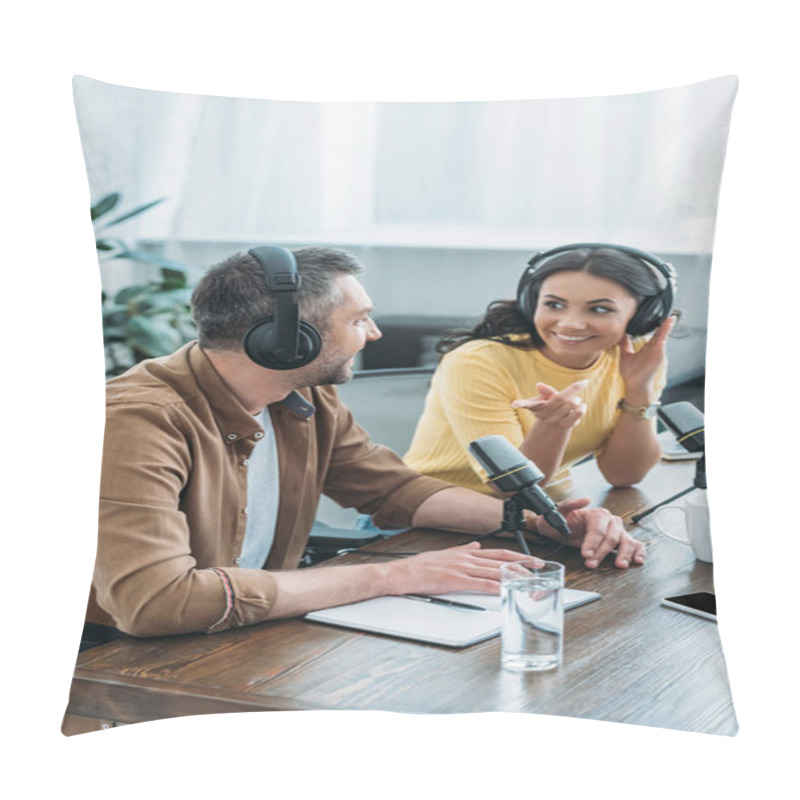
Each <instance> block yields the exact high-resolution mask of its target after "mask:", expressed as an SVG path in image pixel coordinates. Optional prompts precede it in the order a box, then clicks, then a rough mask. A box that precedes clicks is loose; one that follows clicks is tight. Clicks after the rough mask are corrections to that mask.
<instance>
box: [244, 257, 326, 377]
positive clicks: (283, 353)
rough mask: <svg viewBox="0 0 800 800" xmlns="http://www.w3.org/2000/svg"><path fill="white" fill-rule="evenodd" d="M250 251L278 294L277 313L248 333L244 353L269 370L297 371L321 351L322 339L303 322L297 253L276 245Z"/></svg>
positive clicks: (312, 328) (271, 288) (276, 296)
mask: <svg viewBox="0 0 800 800" xmlns="http://www.w3.org/2000/svg"><path fill="white" fill-rule="evenodd" d="M247 252H248V253H249V254H250V255H251V256H252V257H253V258H254V259H255V260H256V261H257V262H258V264H259V265H260V266H261V268H262V270H263V271H264V279H265V281H266V284H267V288H268V289H269V290H270V291H271V292H272V293H273V294H274V295H275V310H274V312H273V315H272V316H271V317H266V318H265V319H261V320H258V321H257V322H255V323H254V324H253V325H252V326H251V327H250V329H249V330H248V331H247V333H245V335H244V340H243V345H244V350H245V352H246V353H247V355H248V356H249V357H250V358H251V359H252V360H253V361H255V363H256V364H258V365H259V366H262V367H267V368H268V369H277V370H287V369H297V368H298V367H303V366H305V365H306V364H309V363H310V362H311V361H313V360H314V359H315V358H316V357H317V356H318V355H319V351H320V350H321V349H322V337H321V336H320V334H319V331H317V329H316V328H315V327H314V326H313V325H311V324H310V323H308V322H305V321H304V320H301V319H300V311H299V308H298V304H297V296H296V292H297V290H298V289H299V288H300V285H301V283H302V277H301V276H300V275H299V274H298V272H297V262H296V260H295V257H294V253H292V251H291V250H287V249H286V248H285V247H277V246H274V245H265V246H263V247H254V248H253V249H251V250H248V251H247Z"/></svg>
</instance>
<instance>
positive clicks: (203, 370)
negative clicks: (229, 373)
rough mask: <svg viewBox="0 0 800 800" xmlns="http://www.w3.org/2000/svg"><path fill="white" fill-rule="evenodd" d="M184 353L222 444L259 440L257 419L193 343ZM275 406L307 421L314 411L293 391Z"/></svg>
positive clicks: (310, 405)
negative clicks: (220, 435) (221, 438)
mask: <svg viewBox="0 0 800 800" xmlns="http://www.w3.org/2000/svg"><path fill="white" fill-rule="evenodd" d="M186 354H187V357H188V360H189V366H190V368H191V370H192V372H193V374H194V377H195V380H196V381H197V385H198V387H199V388H200V390H201V391H202V393H203V395H204V396H205V398H206V399H207V400H208V403H209V405H210V406H211V410H212V412H213V414H214V418H215V419H216V421H217V425H218V426H219V429H220V432H221V433H222V436H223V437H224V439H225V441H226V442H229V443H233V442H236V441H238V440H239V439H247V438H255V439H260V438H261V437H262V436H263V435H264V429H263V427H262V426H261V425H260V424H259V422H258V417H254V416H253V415H252V414H251V413H250V412H249V411H248V410H247V409H246V408H244V406H242V404H241V403H240V402H239V401H238V399H237V398H236V397H235V395H234V394H233V393H232V392H231V390H230V389H229V388H228V386H227V385H226V383H225V381H223V380H222V378H221V377H220V374H219V373H218V372H217V371H216V369H214V365H213V364H212V363H211V361H210V360H209V358H208V356H207V355H206V354H205V353H204V352H203V350H202V349H201V348H200V346H199V345H198V344H197V342H192V343H191V344H189V345H187V347H186ZM275 405H277V406H281V407H283V408H286V409H287V410H288V411H291V412H292V413H293V414H296V415H298V416H299V417H302V418H303V419H309V418H310V417H312V416H313V415H314V412H315V411H316V409H315V408H314V405H313V404H312V403H311V402H310V401H309V400H307V399H306V398H305V397H304V396H303V395H302V394H300V392H297V391H293V392H291V393H290V394H288V395H287V396H286V397H285V398H284V399H283V400H280V401H279V402H278V403H275Z"/></svg>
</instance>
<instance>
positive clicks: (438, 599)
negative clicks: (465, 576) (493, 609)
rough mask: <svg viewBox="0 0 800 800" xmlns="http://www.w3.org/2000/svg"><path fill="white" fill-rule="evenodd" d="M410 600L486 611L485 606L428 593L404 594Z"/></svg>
mask: <svg viewBox="0 0 800 800" xmlns="http://www.w3.org/2000/svg"><path fill="white" fill-rule="evenodd" d="M403 597H407V598H408V599H409V600H421V601H422V602H423V603H435V604H436V605H437V606H453V607H454V608H466V609H467V610H469V611H486V610H487V609H485V608H484V607H483V606H473V605H471V604H470V603H458V602H456V601H455V600H445V599H444V598H443V597H429V596H428V595H426V594H404V595H403Z"/></svg>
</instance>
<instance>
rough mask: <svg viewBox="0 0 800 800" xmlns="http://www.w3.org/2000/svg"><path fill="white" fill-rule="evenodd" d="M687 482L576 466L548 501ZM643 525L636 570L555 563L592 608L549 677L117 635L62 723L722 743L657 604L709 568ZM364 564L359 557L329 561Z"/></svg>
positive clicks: (722, 720)
mask: <svg viewBox="0 0 800 800" xmlns="http://www.w3.org/2000/svg"><path fill="white" fill-rule="evenodd" d="M693 475H694V466H693V465H692V464H687V463H684V464H661V465H659V466H658V467H657V468H656V469H655V470H653V472H652V473H651V474H650V475H649V476H648V478H647V479H646V480H645V481H644V482H643V483H642V484H641V485H639V486H638V487H636V488H631V489H611V488H610V487H608V485H607V484H606V483H605V482H604V481H603V480H602V479H601V477H600V476H599V474H598V473H597V471H596V468H595V467H594V465H593V464H592V463H588V464H584V465H581V466H580V467H578V468H576V469H575V470H574V472H573V477H572V478H571V479H570V480H569V481H568V482H566V483H564V484H562V485H560V486H558V487H556V488H555V489H554V490H553V494H555V495H558V496H560V497H564V496H573V497H575V496H586V497H589V498H590V499H591V500H592V502H593V504H595V505H603V506H605V507H607V508H609V509H610V510H612V511H613V512H614V513H616V514H620V515H621V516H623V517H625V518H626V519H629V518H630V516H632V515H633V514H634V513H636V512H637V511H640V510H641V509H642V508H645V507H647V506H648V505H651V504H653V503H656V502H660V501H661V500H664V499H666V498H667V497H670V496H672V495H673V494H674V493H676V492H678V491H680V490H681V489H683V488H685V487H686V486H688V485H690V484H691V481H692V477H693ZM647 521H648V518H645V520H643V521H642V524H641V525H639V526H631V527H632V531H633V533H634V535H636V536H637V537H638V538H640V539H641V540H642V541H644V542H645V543H646V545H647V561H646V564H645V565H644V566H641V567H632V568H631V569H629V570H626V571H622V570H617V569H615V568H614V566H613V564H611V563H610V561H609V560H608V559H607V560H606V562H604V563H603V564H602V565H601V566H600V567H599V568H598V569H595V570H589V569H587V568H585V567H584V566H583V562H582V560H581V559H580V557H579V555H578V554H577V552H576V551H574V550H563V551H561V552H560V553H559V554H558V560H560V561H562V562H563V563H564V564H565V565H566V568H567V569H566V583H567V585H568V586H570V587H572V588H576V589H588V590H592V591H597V592H599V593H600V594H601V595H602V600H600V601H599V602H595V603H592V604H590V605H587V606H584V607H581V608H578V609H575V610H572V611H569V612H567V615H566V627H565V643H564V663H563V664H562V665H561V666H560V667H559V668H557V669H555V670H552V671H549V672H541V673H514V672H508V671H506V670H503V669H502V668H501V667H500V641H499V638H498V637H495V638H493V639H490V640H487V641H484V642H481V643H478V644H475V645H472V646H470V647H467V648H463V649H453V648H448V647H441V646H437V645H428V644H422V643H419V642H411V641H404V640H400V639H393V638H391V637H388V636H382V635H378V634H370V633H362V632H358V631H352V630H346V629H340V628H335V627H331V626H326V625H322V624H318V623H312V622H307V621H305V620H302V619H291V620H283V621H275V622H269V623H263V624H260V625H255V626H252V627H249V628H240V629H237V630H232V631H227V632H223V633H219V634H214V635H211V636H209V635H205V634H195V635H184V636H175V637H165V638H157V639H155V638H154V639H134V638H130V637H125V638H123V639H119V640H116V641H113V642H110V643H108V644H105V645H102V646H100V647H97V648H94V649H91V650H88V651H86V652H84V653H82V654H81V655H80V656H79V658H78V662H77V666H76V669H75V674H74V678H73V681H72V687H71V693H70V700H69V705H68V708H67V714H68V715H70V716H72V715H74V716H77V717H90V718H97V719H104V720H111V721H114V722H118V723H133V722H140V721H144V720H154V719H163V718H167V717H174V716H186V715H192V714H209V713H223V712H239V711H287V710H304V709H338V710H357V709H370V710H384V711H397V712H408V713H467V712H481V711H512V712H532V713H539V714H554V715H560V716H570V717H581V718H585V719H596V720H607V721H614V722H622V723H633V724H639V725H650V726H656V727H664V728H671V729H677V730H686V731H697V732H704V733H713V734H722V735H733V734H734V733H735V732H736V729H737V723H736V719H735V715H734V710H733V705H732V702H731V697H730V693H729V688H728V680H727V674H726V669H725V662H724V658H723V655H722V648H721V645H720V640H719V635H718V630H717V626H716V624H715V623H713V622H710V621H708V620H704V619H700V618H696V617H693V616H690V615H687V614H684V613H681V612H679V611H675V610H672V609H667V608H664V607H662V606H660V604H659V601H660V599H661V598H662V597H666V596H668V595H673V594H683V593H687V592H693V591H701V590H713V575H712V566H711V565H710V564H705V563H702V562H699V561H696V560H695V559H694V557H693V554H692V552H691V550H690V548H688V547H684V546H682V545H680V544H677V543H675V542H673V541H671V540H669V539H667V538H665V537H663V536H660V535H659V534H657V533H655V532H654V531H653V530H651V529H650V528H649V527H648V526H647ZM469 539H470V537H468V536H464V535H460V534H453V533H442V532H438V531H424V530H413V531H409V532H406V533H403V534H400V535H399V536H397V537H394V538H392V539H391V540H387V541H385V542H381V543H378V544H375V545H371V546H370V548H369V549H370V550H371V551H380V550H384V551H397V550H403V551H409V550H414V551H415V550H423V549H436V548H442V547H450V546H453V545H456V544H460V543H463V542H466V541H468V540H469ZM486 546H504V547H505V546H509V544H508V542H507V541H498V540H496V539H495V540H490V541H488V542H487V543H486ZM368 559H369V560H370V561H373V562H374V561H375V556H366V555H363V554H359V553H352V554H349V555H347V556H344V557H342V560H343V561H346V562H348V563H359V562H362V561H366V560H368ZM723 611H724V609H723Z"/></svg>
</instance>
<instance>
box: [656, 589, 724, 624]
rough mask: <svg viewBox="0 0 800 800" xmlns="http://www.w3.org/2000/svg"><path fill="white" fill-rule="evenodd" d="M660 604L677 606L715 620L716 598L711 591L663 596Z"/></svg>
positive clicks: (670, 606) (679, 608) (689, 612)
mask: <svg viewBox="0 0 800 800" xmlns="http://www.w3.org/2000/svg"><path fill="white" fill-rule="evenodd" d="M661 605H662V606H667V607H669V608H677V609H678V611H686V612H687V613H688V614H695V615H697V616H698V617H703V618H704V619H712V620H714V621H715V622H716V620H717V598H716V596H715V595H714V594H712V593H711V592H697V593H696V594H681V595H678V596H677V597H665V598H664V599H663V600H662V601H661Z"/></svg>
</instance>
